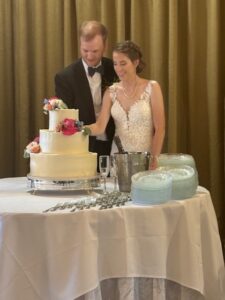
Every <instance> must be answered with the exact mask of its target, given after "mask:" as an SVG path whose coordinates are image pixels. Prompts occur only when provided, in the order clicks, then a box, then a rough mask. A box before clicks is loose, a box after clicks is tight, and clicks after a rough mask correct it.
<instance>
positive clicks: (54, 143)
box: [25, 99, 97, 180]
mask: <svg viewBox="0 0 225 300" xmlns="http://www.w3.org/2000/svg"><path fill="white" fill-rule="evenodd" d="M53 100H54V101H55V102H57V103H63V102H60V101H62V100H59V99H53ZM49 101H52V99H50V100H49ZM55 102H54V103H55ZM55 107H56V109H55V108H54V107H53V109H46V105H45V107H44V109H45V110H46V111H48V113H49V129H40V132H39V133H40V135H39V138H36V139H35V140H34V141H33V142H32V143H30V144H29V145H28V146H27V147H26V150H25V153H26V154H29V156H30V174H29V175H30V176H33V177H40V178H44V179H57V180H69V179H74V178H75V179H76V178H89V177H94V176H96V168H97V154H96V153H92V152H89V151H88V135H87V134H86V132H85V129H84V128H83V126H82V122H79V121H78V110H75V109H65V108H64V107H65V106H64V104H63V105H61V107H63V109H60V105H59V104H57V105H55Z"/></svg>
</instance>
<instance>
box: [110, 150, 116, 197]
mask: <svg viewBox="0 0 225 300" xmlns="http://www.w3.org/2000/svg"><path fill="white" fill-rule="evenodd" d="M110 176H111V177H112V178H113V192H116V191H117V167H116V159H115V156H114V155H111V156H110Z"/></svg>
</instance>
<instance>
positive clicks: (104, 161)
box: [99, 155, 110, 194]
mask: <svg viewBox="0 0 225 300" xmlns="http://www.w3.org/2000/svg"><path fill="white" fill-rule="evenodd" d="M99 171H100V174H101V177H102V178H103V182H104V189H103V193H104V194H106V178H107V176H108V175H109V171H110V162H109V155H100V156H99Z"/></svg>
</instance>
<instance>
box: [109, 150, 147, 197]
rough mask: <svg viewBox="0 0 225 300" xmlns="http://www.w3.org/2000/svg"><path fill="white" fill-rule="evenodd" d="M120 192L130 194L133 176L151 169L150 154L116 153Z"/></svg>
mask: <svg viewBox="0 0 225 300" xmlns="http://www.w3.org/2000/svg"><path fill="white" fill-rule="evenodd" d="M113 155H114V160H115V165H116V173H117V178H118V184H119V190H120V192H130V190H131V176H132V175H134V174H135V173H138V172H141V171H146V170H148V167H149V159H150V153H149V152H125V153H114V154H113Z"/></svg>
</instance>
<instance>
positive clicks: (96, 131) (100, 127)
mask: <svg viewBox="0 0 225 300" xmlns="http://www.w3.org/2000/svg"><path fill="white" fill-rule="evenodd" d="M111 106H112V101H111V97H110V92H109V89H107V90H106V91H105V94H104V96H103V101H102V108H101V112H100V114H99V116H98V119H97V121H96V123H93V124H90V125H85V127H88V128H90V130H91V135H100V134H102V133H104V132H105V128H106V126H107V124H108V121H109V118H110V114H111Z"/></svg>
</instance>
